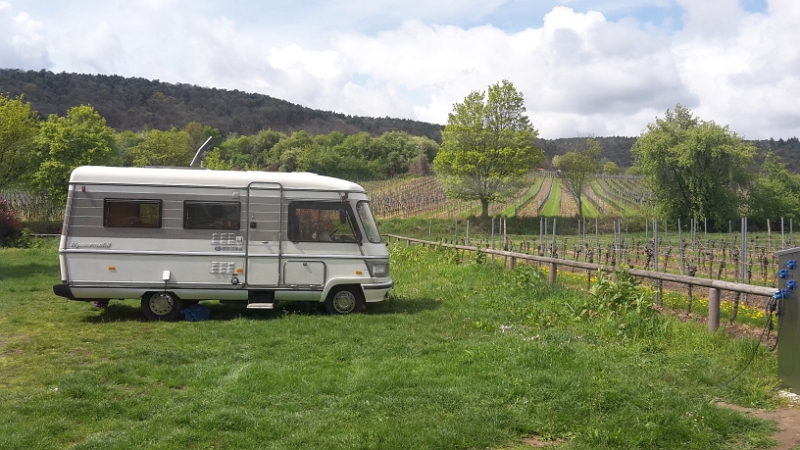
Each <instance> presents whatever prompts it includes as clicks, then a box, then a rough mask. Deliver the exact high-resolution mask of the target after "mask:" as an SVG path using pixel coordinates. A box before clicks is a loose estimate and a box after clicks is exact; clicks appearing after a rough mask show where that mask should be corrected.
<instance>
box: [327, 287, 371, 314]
mask: <svg viewBox="0 0 800 450" xmlns="http://www.w3.org/2000/svg"><path fill="white" fill-rule="evenodd" d="M364 306H365V304H364V296H363V295H362V294H361V292H359V291H358V290H357V289H356V288H354V287H349V286H343V287H340V288H334V290H332V291H331V293H330V294H328V298H327V299H325V309H326V310H328V313H329V314H339V315H344V314H351V313H354V312H359V311H361V310H363V309H364Z"/></svg>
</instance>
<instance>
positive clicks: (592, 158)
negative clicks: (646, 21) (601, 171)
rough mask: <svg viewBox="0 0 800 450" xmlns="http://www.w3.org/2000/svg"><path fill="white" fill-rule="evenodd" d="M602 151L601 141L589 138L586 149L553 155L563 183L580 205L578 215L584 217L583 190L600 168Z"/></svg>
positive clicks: (554, 163)
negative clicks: (599, 160) (599, 161)
mask: <svg viewBox="0 0 800 450" xmlns="http://www.w3.org/2000/svg"><path fill="white" fill-rule="evenodd" d="M600 151H601V148H600V143H599V142H597V141H595V140H594V139H587V140H586V148H585V149H583V150H580V151H577V150H576V151H572V152H567V153H566V154H564V155H556V156H554V157H553V166H555V168H556V169H558V171H559V177H561V185H562V186H564V187H566V188H567V191H568V192H569V193H570V195H572V198H573V199H575V204H577V205H578V217H583V197H582V196H583V192H584V191H585V190H586V186H587V185H588V184H589V182H590V181H591V180H592V178H594V174H595V173H596V172H597V170H598V158H599V157H600Z"/></svg>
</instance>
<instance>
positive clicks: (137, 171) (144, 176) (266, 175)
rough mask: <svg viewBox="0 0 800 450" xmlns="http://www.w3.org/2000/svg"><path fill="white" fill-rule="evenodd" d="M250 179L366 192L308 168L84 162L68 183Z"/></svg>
mask: <svg viewBox="0 0 800 450" xmlns="http://www.w3.org/2000/svg"><path fill="white" fill-rule="evenodd" d="M252 182H258V183H280V184H281V186H283V188H284V189H303V190H306V189H319V190H332V191H343V192H344V191H346V192H365V191H364V188H363V187H361V186H359V185H357V184H355V183H352V182H350V181H346V180H341V179H339V178H333V177H326V176H322V175H317V174H315V173H308V172H291V173H287V172H257V171H241V172H240V171H232V170H205V169H190V168H185V169H184V168H167V167H164V168H160V167H156V168H149V167H145V168H138V167H101V166H83V167H78V168H77V169H75V170H73V171H72V177H70V183H71V184H79V183H86V184H92V183H100V184H148V185H153V184H157V185H176V186H186V185H192V186H226V187H241V188H246V187H247V185H248V184H250V183H252Z"/></svg>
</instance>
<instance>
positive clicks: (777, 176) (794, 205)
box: [747, 152, 800, 223]
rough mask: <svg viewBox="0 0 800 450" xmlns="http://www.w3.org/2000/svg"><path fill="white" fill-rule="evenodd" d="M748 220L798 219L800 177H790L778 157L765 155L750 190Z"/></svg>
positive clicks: (770, 154) (769, 153)
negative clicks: (759, 171)
mask: <svg viewBox="0 0 800 450" xmlns="http://www.w3.org/2000/svg"><path fill="white" fill-rule="evenodd" d="M749 206H750V207H749V211H748V212H747V217H749V218H752V219H754V220H756V221H758V222H761V223H763V221H765V220H769V219H777V218H780V217H784V218H786V219H797V218H798V217H800V176H798V175H792V174H790V173H789V171H788V170H786V166H784V165H783V164H782V163H781V162H780V161H779V160H778V158H777V157H776V156H775V155H773V154H772V153H771V152H768V153H767V155H766V157H765V159H764V164H763V166H762V168H761V173H760V174H759V175H758V177H757V178H756V180H755V181H754V183H753V185H752V187H751V188H750V191H749Z"/></svg>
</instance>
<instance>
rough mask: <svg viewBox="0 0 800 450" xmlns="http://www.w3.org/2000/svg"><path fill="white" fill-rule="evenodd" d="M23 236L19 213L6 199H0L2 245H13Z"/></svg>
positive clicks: (0, 235) (0, 239)
mask: <svg viewBox="0 0 800 450" xmlns="http://www.w3.org/2000/svg"><path fill="white" fill-rule="evenodd" d="M21 237H22V222H20V220H19V214H17V212H16V211H14V210H13V209H11V206H10V205H9V204H8V202H7V201H5V200H0V247H11V246H13V245H15V244H16V243H17V241H18V240H19V239H20V238H21Z"/></svg>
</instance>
